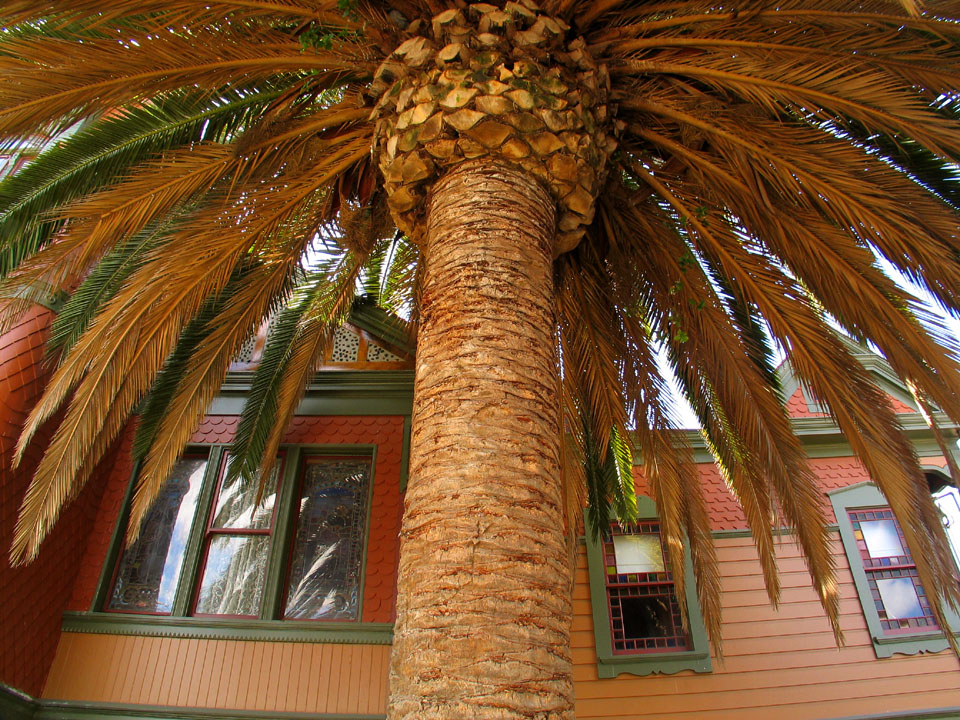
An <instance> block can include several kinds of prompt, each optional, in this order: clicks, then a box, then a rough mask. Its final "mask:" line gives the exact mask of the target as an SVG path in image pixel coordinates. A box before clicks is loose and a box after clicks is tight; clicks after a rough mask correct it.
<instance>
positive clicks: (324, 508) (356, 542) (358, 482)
mask: <svg viewBox="0 0 960 720" xmlns="http://www.w3.org/2000/svg"><path fill="white" fill-rule="evenodd" d="M369 496H370V460H369V459H368V458H356V457H352V458H351V457H317V458H310V459H308V461H307V462H306V464H305V467H304V471H303V478H302V484H301V490H300V500H299V508H300V512H299V517H298V519H297V530H296V536H295V538H294V543H293V548H292V551H291V560H290V572H289V581H288V585H287V594H286V605H285V610H284V617H286V618H291V619H305V620H306V619H309V620H356V619H357V616H358V610H359V606H360V597H359V594H360V577H361V571H362V566H363V553H364V540H365V537H366V526H367V511H368V504H369Z"/></svg>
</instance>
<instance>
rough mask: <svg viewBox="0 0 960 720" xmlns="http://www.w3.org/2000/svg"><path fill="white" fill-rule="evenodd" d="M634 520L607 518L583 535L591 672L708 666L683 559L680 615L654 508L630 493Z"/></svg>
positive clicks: (609, 674) (690, 580) (689, 571)
mask: <svg viewBox="0 0 960 720" xmlns="http://www.w3.org/2000/svg"><path fill="white" fill-rule="evenodd" d="M637 505H638V517H639V519H638V520H637V522H636V523H633V524H621V523H612V524H611V526H610V528H609V530H608V531H607V532H605V533H603V535H602V537H601V538H600V539H599V540H595V539H593V538H592V537H590V536H588V537H587V562H588V565H589V570H590V594H591V600H592V604H593V623H594V636H595V639H596V646H597V664H598V673H599V676H600V677H601V678H609V677H616V676H617V675H619V674H620V673H631V674H634V675H649V674H651V673H656V672H660V673H675V672H679V671H680V670H695V671H697V672H709V671H710V669H711V664H710V653H709V649H708V647H707V638H706V631H705V629H704V626H703V619H702V618H701V616H700V613H699V604H698V602H697V596H696V590H695V585H694V580H693V573H692V569H691V567H690V559H689V557H688V558H687V560H686V563H685V564H686V567H685V568H684V572H685V573H686V579H687V583H686V588H687V592H686V600H687V607H688V608H689V612H690V617H689V622H688V629H687V630H684V629H683V616H682V614H681V610H680V604H679V603H678V602H677V598H676V594H675V592H674V584H673V576H672V574H671V573H670V572H669V570H668V564H667V560H666V558H665V556H664V553H663V548H662V545H661V543H660V524H659V522H658V521H657V519H656V507H655V505H654V504H653V501H652V500H650V499H649V498H638V500H637Z"/></svg>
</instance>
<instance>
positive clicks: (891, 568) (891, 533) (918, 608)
mask: <svg viewBox="0 0 960 720" xmlns="http://www.w3.org/2000/svg"><path fill="white" fill-rule="evenodd" d="M830 500H831V502H832V503H833V508H834V511H835V513H836V516H837V524H838V525H839V528H840V538H841V540H842V542H843V546H844V551H845V552H846V555H847V560H848V561H849V563H850V572H851V574H852V575H853V579H854V583H855V584H856V587H857V593H858V594H859V596H860V604H861V606H862V607H863V614H864V617H865V619H866V621H867V628H868V630H869V631H870V635H871V638H872V640H873V646H874V650H875V651H876V653H877V656H878V657H890V656H891V655H893V654H894V653H906V654H915V653H918V652H939V651H940V650H944V649H946V648H947V640H946V638H944V637H943V633H942V632H941V629H940V627H939V626H938V625H937V621H936V620H935V619H934V617H933V612H932V610H931V608H930V601H929V598H927V595H926V592H925V590H924V588H923V586H922V585H921V584H920V581H919V579H918V578H917V570H916V566H915V565H914V562H913V558H912V557H911V555H910V551H909V549H908V548H907V545H906V541H905V540H904V537H903V532H902V530H901V529H900V525H899V523H897V521H896V518H895V517H894V516H893V512H892V511H891V510H890V508H889V506H887V501H886V499H885V498H884V497H883V495H882V494H881V493H880V491H879V490H878V489H877V487H876V486H875V485H874V484H873V483H861V484H859V485H853V486H851V487H847V488H842V489H840V490H836V491H834V492H832V493H830ZM938 504H939V503H938ZM946 611H947V615H948V619H949V621H950V626H951V627H952V628H953V629H954V631H955V632H956V631H957V630H960V619H958V618H957V617H956V616H955V615H954V614H953V613H951V612H950V610H949V608H947V609H946Z"/></svg>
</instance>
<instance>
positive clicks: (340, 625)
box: [60, 612, 393, 645]
mask: <svg viewBox="0 0 960 720" xmlns="http://www.w3.org/2000/svg"><path fill="white" fill-rule="evenodd" d="M118 615H119V617H118ZM318 625H319V626H320V627H318ZM60 629H61V630H62V631H63V632H70V633H86V634H93V635H137V636H144V637H167V638H182V639H191V640H249V641H257V642H299V643H335V644H344V645H390V644H392V642H393V623H364V622H327V621H319V622H318V621H314V620H252V619H246V618H212V617H170V616H158V615H134V614H132V613H123V614H120V613H111V612H65V613H64V614H63V622H62V624H61V626H60Z"/></svg>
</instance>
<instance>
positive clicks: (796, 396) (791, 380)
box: [777, 336, 917, 418]
mask: <svg viewBox="0 0 960 720" xmlns="http://www.w3.org/2000/svg"><path fill="white" fill-rule="evenodd" d="M840 340H841V341H842V342H843V343H844V344H845V345H846V346H847V347H848V348H849V349H850V350H851V352H852V353H853V355H854V357H855V358H856V359H857V360H858V361H859V362H860V364H861V365H863V367H864V368H865V369H866V371H867V373H868V374H869V375H870V378H871V380H872V381H873V382H874V384H876V386H877V387H879V388H880V389H881V390H882V391H883V392H885V393H886V395H887V398H888V400H889V402H890V406H891V407H892V408H893V411H894V412H895V413H897V414H914V413H916V412H917V408H916V405H915V403H914V401H913V397H912V395H911V394H910V391H909V390H908V389H907V386H906V385H905V384H904V383H903V381H902V380H901V379H900V378H899V377H897V374H896V373H895V372H894V371H893V368H891V367H890V364H889V363H888V362H887V361H886V360H885V359H884V358H883V357H882V356H880V355H878V354H876V353H874V352H872V351H871V350H869V349H868V348H865V347H863V346H861V345H858V344H856V343H854V342H853V341H852V340H850V339H849V338H845V337H843V336H840ZM777 376H778V378H779V380H780V386H781V388H782V389H783V397H784V398H786V408H787V414H788V415H789V416H790V417H791V418H808V417H828V415H829V414H828V413H827V412H826V408H825V407H823V406H821V405H820V403H819V402H817V400H816V397H815V396H814V395H813V393H812V392H811V391H810V389H809V388H806V387H804V386H803V384H802V383H801V381H800V379H799V378H798V377H797V376H796V374H795V373H794V371H793V367H792V366H791V365H790V361H789V360H785V361H784V362H783V363H782V364H781V365H780V367H779V368H777Z"/></svg>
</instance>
